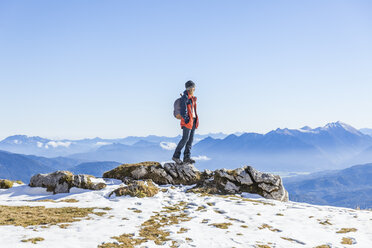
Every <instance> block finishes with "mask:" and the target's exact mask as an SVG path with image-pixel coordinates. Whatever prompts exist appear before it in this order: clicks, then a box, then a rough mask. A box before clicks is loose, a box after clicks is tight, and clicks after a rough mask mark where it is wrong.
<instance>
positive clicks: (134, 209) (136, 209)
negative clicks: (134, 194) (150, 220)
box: [128, 208, 142, 213]
mask: <svg viewBox="0 0 372 248" xmlns="http://www.w3.org/2000/svg"><path fill="white" fill-rule="evenodd" d="M128 209H129V210H132V211H133V212H135V213H142V210H140V209H138V208H128Z"/></svg>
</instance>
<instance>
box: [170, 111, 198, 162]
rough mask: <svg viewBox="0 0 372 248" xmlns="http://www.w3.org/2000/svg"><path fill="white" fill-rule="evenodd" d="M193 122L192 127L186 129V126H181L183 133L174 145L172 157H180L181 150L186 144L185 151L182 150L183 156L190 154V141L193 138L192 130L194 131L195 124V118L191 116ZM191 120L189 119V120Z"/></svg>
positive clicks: (187, 156)
mask: <svg viewBox="0 0 372 248" xmlns="http://www.w3.org/2000/svg"><path fill="white" fill-rule="evenodd" d="M193 119H194V120H193V121H194V123H193V125H192V129H188V128H187V127H182V129H183V134H182V139H181V140H180V142H178V145H177V147H176V150H175V151H174V154H173V157H175V158H180V156H181V150H182V148H183V147H184V146H185V144H186V148H185V151H184V152H183V158H190V154H191V146H192V141H193V139H194V132H195V126H196V118H193ZM190 121H191V120H190Z"/></svg>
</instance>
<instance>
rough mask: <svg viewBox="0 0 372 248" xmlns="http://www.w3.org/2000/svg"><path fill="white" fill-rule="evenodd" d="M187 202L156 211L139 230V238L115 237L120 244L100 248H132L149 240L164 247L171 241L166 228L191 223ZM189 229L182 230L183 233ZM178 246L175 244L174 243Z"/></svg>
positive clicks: (109, 244)
mask: <svg viewBox="0 0 372 248" xmlns="http://www.w3.org/2000/svg"><path fill="white" fill-rule="evenodd" d="M186 205H187V202H185V201H181V202H179V203H177V204H175V205H173V206H165V207H163V209H162V210H161V211H160V212H156V211H154V213H155V214H154V215H152V216H151V217H150V218H149V219H148V220H146V221H145V222H143V223H142V224H141V226H140V227H141V228H140V230H139V237H138V238H136V237H134V235H133V234H123V235H121V236H119V237H113V238H114V239H116V240H117V241H118V242H119V243H104V244H102V245H100V246H98V247H99V248H111V247H112V248H124V247H125V248H127V247H128V248H132V247H134V246H135V245H139V244H142V243H144V242H147V241H149V240H152V241H154V243H155V244H157V245H163V244H165V242H167V241H171V239H170V238H169V235H170V232H168V231H167V230H164V227H166V226H169V225H174V224H179V223H181V222H183V221H189V220H190V219H191V217H189V216H188V215H187V214H186V213H184V212H183V210H185V209H186ZM186 230H188V229H186V228H181V230H180V231H181V232H184V231H186ZM172 245H173V246H175V245H176V243H175V242H173V243H172Z"/></svg>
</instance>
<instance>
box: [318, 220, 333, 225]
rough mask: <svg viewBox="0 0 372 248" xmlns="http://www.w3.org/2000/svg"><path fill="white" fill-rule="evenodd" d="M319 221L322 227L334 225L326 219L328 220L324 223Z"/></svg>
mask: <svg viewBox="0 0 372 248" xmlns="http://www.w3.org/2000/svg"><path fill="white" fill-rule="evenodd" d="M318 221H319V224H321V225H332V223H331V222H329V219H326V220H324V221H320V220H319V219H318Z"/></svg>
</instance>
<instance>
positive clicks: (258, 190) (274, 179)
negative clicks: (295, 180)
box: [188, 166, 289, 201]
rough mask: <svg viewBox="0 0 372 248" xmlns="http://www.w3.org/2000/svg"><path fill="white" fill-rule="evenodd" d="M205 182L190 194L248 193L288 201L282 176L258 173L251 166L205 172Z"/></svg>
mask: <svg viewBox="0 0 372 248" xmlns="http://www.w3.org/2000/svg"><path fill="white" fill-rule="evenodd" d="M203 174H204V175H203V176H204V177H205V178H206V179H205V180H203V181H201V182H199V183H198V184H197V185H196V186H195V187H194V188H191V189H189V190H188V192H195V193H196V192H199V193H211V194H237V193H242V192H248V193H252V194H259V195H261V196H263V197H265V198H267V199H274V200H279V201H288V200H289V197H288V192H287V191H286V190H285V188H284V186H283V182H282V179H281V177H280V176H278V175H273V174H270V173H264V172H260V171H257V170H256V169H254V168H253V167H251V166H244V167H242V168H237V169H234V170H227V169H219V170H215V171H213V172H203Z"/></svg>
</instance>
